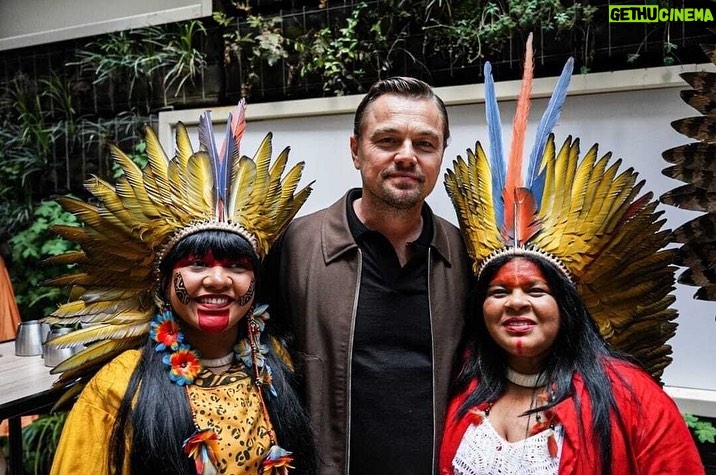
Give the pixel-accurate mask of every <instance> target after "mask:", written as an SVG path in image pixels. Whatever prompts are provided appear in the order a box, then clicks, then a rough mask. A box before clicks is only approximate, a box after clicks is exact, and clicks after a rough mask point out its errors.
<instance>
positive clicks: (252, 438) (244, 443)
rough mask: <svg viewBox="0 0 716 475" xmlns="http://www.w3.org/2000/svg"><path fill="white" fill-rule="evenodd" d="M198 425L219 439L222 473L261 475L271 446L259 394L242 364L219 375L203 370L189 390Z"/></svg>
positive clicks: (219, 458)
mask: <svg viewBox="0 0 716 475" xmlns="http://www.w3.org/2000/svg"><path fill="white" fill-rule="evenodd" d="M188 394H189V402H190V404H191V407H192V410H193V411H194V414H195V422H196V424H197V425H198V426H199V427H200V428H202V429H204V428H211V429H213V430H214V432H216V434H217V435H218V436H219V453H218V454H216V455H217V458H218V461H219V466H218V467H217V468H218V470H219V473H230V474H237V475H238V474H258V473H259V471H260V466H261V462H262V461H263V459H264V456H265V455H266V452H267V451H268V449H269V447H270V439H269V431H268V428H267V427H266V422H265V421H264V417H263V414H262V412H261V401H260V399H259V392H258V389H257V387H256V386H255V385H253V384H252V381H251V377H250V376H249V375H248V373H247V372H246V368H245V367H244V366H243V365H242V364H236V363H235V364H234V366H232V367H231V369H230V370H228V371H227V372H225V373H223V374H220V375H216V374H214V373H212V372H211V371H209V370H207V369H205V370H203V371H202V372H201V373H200V374H199V376H198V377H197V379H196V380H195V381H194V384H192V385H190V386H189V387H188Z"/></svg>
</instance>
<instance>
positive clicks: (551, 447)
mask: <svg viewBox="0 0 716 475" xmlns="http://www.w3.org/2000/svg"><path fill="white" fill-rule="evenodd" d="M549 432H550V434H549V435H548V436H547V451H548V452H549V456H550V457H552V458H555V457H556V456H557V440H555V437H554V431H553V430H552V429H550V430H549Z"/></svg>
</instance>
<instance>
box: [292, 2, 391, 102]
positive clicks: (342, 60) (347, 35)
mask: <svg viewBox="0 0 716 475" xmlns="http://www.w3.org/2000/svg"><path fill="white" fill-rule="evenodd" d="M367 9H368V5H367V4H366V3H365V2H361V3H358V4H356V5H354V7H353V11H352V12H351V15H350V16H349V17H348V18H346V21H345V24H344V25H343V26H340V27H338V28H335V29H334V28H331V27H330V26H327V27H325V28H321V29H320V30H318V31H316V32H313V31H309V32H308V33H306V35H305V36H304V37H302V38H300V39H298V40H296V42H295V45H294V47H295V49H296V51H297V52H298V53H299V65H300V66H299V74H300V76H301V77H306V76H308V75H311V74H317V75H318V76H319V77H320V78H321V80H322V82H323V90H324V91H325V92H327V93H330V94H333V95H337V96H341V95H344V94H347V93H349V92H351V91H352V90H354V89H355V88H356V87H357V88H358V89H359V90H360V84H361V80H362V79H363V77H364V76H365V73H366V71H365V68H364V63H365V61H366V60H367V59H368V57H369V55H370V50H371V47H370V45H368V44H366V43H367V41H365V40H366V38H365V37H363V38H362V37H361V35H360V34H359V25H360V20H361V18H362V17H364V16H365V13H366V10H367ZM376 31H379V30H377V29H374V30H373V32H374V33H375V32H376Z"/></svg>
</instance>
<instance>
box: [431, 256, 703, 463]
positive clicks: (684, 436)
mask: <svg viewBox="0 0 716 475" xmlns="http://www.w3.org/2000/svg"><path fill="white" fill-rule="evenodd" d="M476 302H478V303H479V305H477V307H476V309H475V312H474V315H472V316H471V317H470V318H469V319H468V327H469V330H468V331H469V336H470V338H471V344H470V351H469V353H468V356H467V358H466V360H465V363H464V365H463V368H462V371H461V373H460V376H459V378H458V381H457V387H458V391H459V392H458V394H457V396H456V397H455V398H454V399H453V400H452V402H451V404H450V406H449V409H448V415H447V418H446V427H445V434H444V437H443V443H442V448H441V452H440V473H441V474H478V473H530V474H535V473H539V474H548V473H553V474H556V473H559V474H609V473H611V474H625V475H626V474H630V475H631V474H646V473H654V474H656V473H658V474H686V473H688V474H699V473H703V472H704V469H703V465H702V464H701V461H700V458H699V455H698V452H697V451H696V446H695V445H694V442H693V439H692V438H691V435H690V433H689V431H688V429H687V427H686V425H685V423H684V421H683V418H682V417H681V414H680V413H679V410H678V409H677V407H676V405H675V404H674V402H673V401H672V400H671V398H670V397H669V396H668V395H667V394H666V393H665V392H664V391H663V390H662V389H661V387H659V385H658V384H657V383H656V382H655V381H654V380H653V379H652V378H651V376H650V375H649V374H647V373H646V372H644V371H643V370H641V369H639V368H638V367H637V366H636V365H635V364H633V363H631V362H629V361H627V360H625V359H623V358H622V357H620V356H617V355H616V354H615V353H614V352H613V351H612V350H611V349H610V348H609V346H608V345H607V344H606V343H605V342H604V340H603V339H602V338H601V336H600V335H599V332H598V329H597V328H596V326H595V325H594V322H593V321H592V319H591V317H590V315H589V313H588V312H587V310H586V308H585V306H584V304H583V303H582V301H581V299H580V297H579V295H578V294H577V291H576V289H575V287H574V285H573V284H572V283H571V282H569V280H568V279H567V278H566V277H565V276H564V275H563V274H562V273H561V272H560V271H558V270H557V269H556V268H555V267H554V266H553V265H552V264H550V263H549V262H548V261H546V260H545V259H542V258H539V257H535V256H534V255H529V254H525V255H519V254H518V255H517V256H515V255H511V254H505V255H503V256H502V257H500V258H498V259H496V260H494V261H492V262H490V263H489V264H488V265H487V266H485V268H484V269H483V271H482V273H481V275H480V279H479V282H478V284H477V294H476Z"/></svg>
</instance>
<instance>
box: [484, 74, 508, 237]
mask: <svg viewBox="0 0 716 475" xmlns="http://www.w3.org/2000/svg"><path fill="white" fill-rule="evenodd" d="M484 72H485V115H486V119H487V133H488V137H489V139H490V169H491V170H492V201H493V205H494V209H495V221H496V222H497V226H498V228H500V229H501V228H502V225H503V221H504V211H503V209H502V203H500V200H501V196H502V189H503V188H504V186H505V173H506V172H507V170H506V164H505V157H504V155H503V152H502V122H501V121H500V108H499V107H498V105H497V96H496V94H495V81H494V80H493V78H492V65H491V64H490V63H489V62H486V63H485V70H484Z"/></svg>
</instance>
